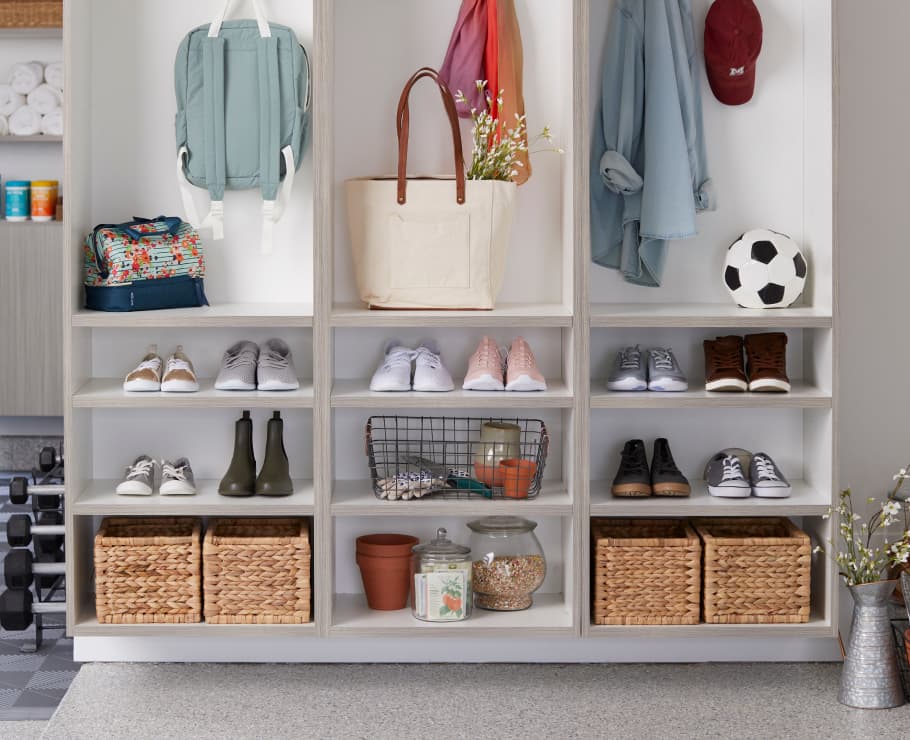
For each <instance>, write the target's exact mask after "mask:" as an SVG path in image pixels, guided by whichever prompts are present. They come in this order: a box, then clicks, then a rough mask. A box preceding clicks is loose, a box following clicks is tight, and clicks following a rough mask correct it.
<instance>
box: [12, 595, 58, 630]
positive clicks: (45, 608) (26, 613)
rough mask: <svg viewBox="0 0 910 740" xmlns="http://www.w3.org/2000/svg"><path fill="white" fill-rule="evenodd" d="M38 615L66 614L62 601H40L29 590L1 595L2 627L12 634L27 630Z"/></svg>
mask: <svg viewBox="0 0 910 740" xmlns="http://www.w3.org/2000/svg"><path fill="white" fill-rule="evenodd" d="M36 614H66V604H65V603H64V602H62V601H39V602H38V603H35V597H34V596H32V592H31V591H29V590H27V589H22V588H17V589H13V590H10V591H4V592H3V593H2V594H0V626H2V627H3V629H5V630H9V631H10V632H21V631H22V630H27V629H28V628H29V627H31V626H32V622H33V621H35V615H36Z"/></svg>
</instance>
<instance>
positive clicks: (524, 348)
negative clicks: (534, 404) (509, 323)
mask: <svg viewBox="0 0 910 740" xmlns="http://www.w3.org/2000/svg"><path fill="white" fill-rule="evenodd" d="M546 389H547V381H546V380H544V377H543V375H542V374H541V372H540V370H539V369H538V368H537V360H535V359H534V353H533V352H532V351H531V347H530V345H529V344H528V343H527V342H526V341H525V340H524V339H522V338H521V337H515V339H514V340H512V347H511V348H510V349H509V357H508V359H507V360H506V390H507V391H545V390H546Z"/></svg>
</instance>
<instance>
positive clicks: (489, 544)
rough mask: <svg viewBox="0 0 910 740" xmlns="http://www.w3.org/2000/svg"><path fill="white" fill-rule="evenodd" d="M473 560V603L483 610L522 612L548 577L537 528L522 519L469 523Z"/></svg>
mask: <svg viewBox="0 0 910 740" xmlns="http://www.w3.org/2000/svg"><path fill="white" fill-rule="evenodd" d="M468 527H469V528H470V530H471V552H472V554H473V558H474V567H473V575H474V579H473V585H474V594H475V598H474V604H475V606H477V607H479V608H481V609H492V610H495V611H519V610H521V609H527V608H528V607H530V606H531V603H532V597H531V594H533V593H534V592H535V591H536V590H537V589H538V588H540V586H541V584H542V583H543V580H544V578H545V577H546V575H547V562H546V559H545V558H544V553H543V548H542V547H541V546H540V542H539V541H538V539H537V537H536V535H535V534H534V529H535V528H536V527H537V522H532V521H531V520H530V519H525V518H523V517H520V516H488V517H484V518H483V519H478V520H476V521H473V522H469V523H468Z"/></svg>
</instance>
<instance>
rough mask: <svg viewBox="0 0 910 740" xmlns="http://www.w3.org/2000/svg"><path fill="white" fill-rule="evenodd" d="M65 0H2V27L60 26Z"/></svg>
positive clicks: (0, 25)
mask: <svg viewBox="0 0 910 740" xmlns="http://www.w3.org/2000/svg"><path fill="white" fill-rule="evenodd" d="M62 25H63V0H56V2H54V1H53V0H52V1H51V2H46V1H42V2H36V1H35V0H0V28H60V27H61V26H62Z"/></svg>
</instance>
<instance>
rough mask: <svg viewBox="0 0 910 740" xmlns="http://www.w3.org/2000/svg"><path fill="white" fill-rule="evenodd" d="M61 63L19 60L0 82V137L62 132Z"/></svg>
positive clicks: (50, 134)
mask: <svg viewBox="0 0 910 740" xmlns="http://www.w3.org/2000/svg"><path fill="white" fill-rule="evenodd" d="M63 84H64V74H63V63H62V62H52V63H51V64H42V63H41V62H20V63H19V64H14V65H13V66H12V68H11V69H10V72H9V82H8V84H0V137H2V136H11V137H27V138H29V139H31V140H35V138H34V137H40V136H48V137H61V136H63Z"/></svg>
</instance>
